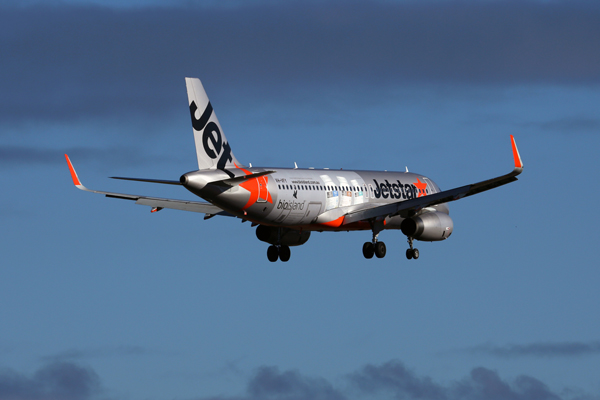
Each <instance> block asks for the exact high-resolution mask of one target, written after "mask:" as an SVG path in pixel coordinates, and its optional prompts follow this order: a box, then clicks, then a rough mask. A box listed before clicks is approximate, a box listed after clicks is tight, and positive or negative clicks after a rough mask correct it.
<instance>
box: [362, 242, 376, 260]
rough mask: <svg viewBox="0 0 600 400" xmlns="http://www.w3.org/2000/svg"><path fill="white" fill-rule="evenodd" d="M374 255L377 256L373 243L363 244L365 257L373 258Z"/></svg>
mask: <svg viewBox="0 0 600 400" xmlns="http://www.w3.org/2000/svg"><path fill="white" fill-rule="evenodd" d="M373 254H375V247H374V246H373V243H371V242H365V244H363V256H365V258H373Z"/></svg>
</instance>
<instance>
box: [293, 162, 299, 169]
mask: <svg viewBox="0 0 600 400" xmlns="http://www.w3.org/2000/svg"><path fill="white" fill-rule="evenodd" d="M294 169H298V164H296V161H294Z"/></svg>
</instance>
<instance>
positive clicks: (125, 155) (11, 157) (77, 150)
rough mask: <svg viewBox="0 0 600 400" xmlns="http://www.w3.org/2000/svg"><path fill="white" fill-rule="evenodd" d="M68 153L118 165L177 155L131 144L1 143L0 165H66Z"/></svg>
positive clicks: (153, 161)
mask: <svg viewBox="0 0 600 400" xmlns="http://www.w3.org/2000/svg"><path fill="white" fill-rule="evenodd" d="M65 153H67V154H69V157H71V159H72V160H80V161H86V162H87V161H99V162H102V163H104V164H111V165H115V166H119V167H124V166H136V165H155V164H158V163H168V162H173V161H175V160H176V158H175V157H170V156H166V155H148V154H144V150H143V149H139V148H137V149H136V148H131V147H111V148H105V149H98V148H88V147H72V148H69V149H66V150H65V149H62V150H55V149H47V148H41V147H30V146H0V168H3V167H4V168H12V167H17V166H23V165H64V166H65V168H66V162H65V156H64V154H65ZM74 162H75V161H74ZM78 164H79V162H78V163H77V165H78Z"/></svg>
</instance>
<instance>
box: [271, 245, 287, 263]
mask: <svg viewBox="0 0 600 400" xmlns="http://www.w3.org/2000/svg"><path fill="white" fill-rule="evenodd" d="M291 255H292V252H291V251H290V247H289V246H286V245H280V246H275V245H271V246H269V248H268V249H267V258H268V259H269V261H271V262H275V261H277V259H278V258H279V259H280V260H281V261H283V262H287V261H289V259H290V256H291Z"/></svg>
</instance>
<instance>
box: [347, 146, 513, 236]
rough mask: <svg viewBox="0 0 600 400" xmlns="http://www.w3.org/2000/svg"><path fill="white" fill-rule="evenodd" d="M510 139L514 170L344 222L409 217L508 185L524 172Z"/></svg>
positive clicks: (354, 215) (378, 208) (375, 209)
mask: <svg viewBox="0 0 600 400" xmlns="http://www.w3.org/2000/svg"><path fill="white" fill-rule="evenodd" d="M510 140H511V143H512V151H513V158H514V162H515V168H514V169H513V170H512V172H510V173H508V174H506V175H502V176H499V177H497V178H492V179H488V180H486V181H482V182H477V183H473V184H471V185H466V186H461V187H458V188H455V189H450V190H444V191H442V192H438V193H435V194H430V195H427V196H423V197H418V198H416V199H411V200H405V201H400V202H397V203H392V204H386V205H380V206H376V207H373V208H369V209H366V210H357V211H355V212H350V213H348V214H346V216H345V217H344V223H343V224H344V225H345V224H350V223H352V222H357V221H362V220H365V219H370V218H377V217H388V216H389V217H391V216H394V215H401V216H403V217H407V216H411V215H414V214H415V213H417V212H419V211H420V210H422V209H423V208H425V207H430V206H434V205H436V204H442V203H448V202H450V201H454V200H459V199H462V198H463V197H468V196H472V195H474V194H477V193H481V192H485V191H486V190H490V189H494V188H497V187H498V186H502V185H506V184H507V183H510V182H514V181H516V180H517V178H516V177H517V175H519V174H520V173H521V172H523V162H522V161H521V156H520V155H519V150H518V149H517V144H516V143H515V138H514V137H513V135H510Z"/></svg>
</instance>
